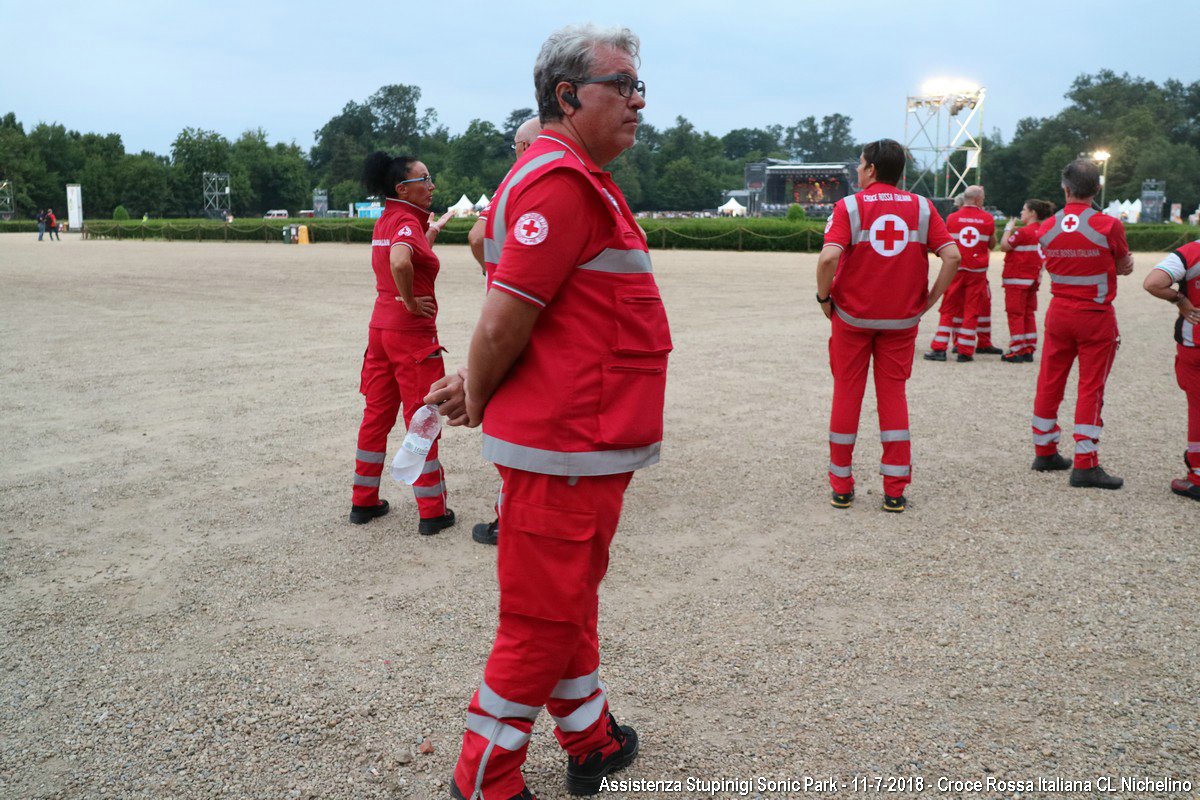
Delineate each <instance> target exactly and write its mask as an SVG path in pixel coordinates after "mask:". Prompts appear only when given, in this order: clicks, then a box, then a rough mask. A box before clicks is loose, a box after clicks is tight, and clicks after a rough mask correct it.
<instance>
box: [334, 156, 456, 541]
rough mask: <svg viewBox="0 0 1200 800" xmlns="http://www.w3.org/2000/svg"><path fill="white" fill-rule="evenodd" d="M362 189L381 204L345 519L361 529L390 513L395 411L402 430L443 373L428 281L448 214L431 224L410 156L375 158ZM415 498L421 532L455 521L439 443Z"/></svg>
mask: <svg viewBox="0 0 1200 800" xmlns="http://www.w3.org/2000/svg"><path fill="white" fill-rule="evenodd" d="M363 186H365V187H366V189H367V192H368V193H370V194H372V195H377V196H381V197H383V198H385V199H384V210H383V214H382V216H380V217H379V220H378V221H377V222H376V223H375V232H374V233H373V234H372V236H371V267H372V269H374V271H375V293H376V294H375V311H374V313H372V315H371V325H370V333H369V336H368V339H367V352H366V354H365V355H364V357H363V368H362V383H361V386H360V391H361V392H362V393H363V395H364V396H365V397H366V410H365V411H364V412H363V420H362V426H361V427H360V428H359V431H358V452H357V454H356V458H355V463H354V491H353V501H352V504H351V506H350V521H351V522H353V523H355V524H358V525H361V524H363V523H365V522H370V521H371V520H372V519H375V518H376V517H382V516H383V515H384V514H386V513H387V512H388V502H387V501H386V500H380V499H379V479H380V475H381V474H382V472H383V467H384V462H385V459H386V453H387V439H388V434H389V433H391V430H392V426H394V425H395V424H396V416H397V414H398V413H399V412H400V410H401V408H403V410H404V425H405V427H406V428H407V427H408V423H409V421H410V420H411V419H412V416H413V414H414V413H415V412H416V410H417V409H418V408H420V407H421V403H422V398H423V397H424V396H425V395H426V394H427V393H428V392H429V386H430V384H432V383H433V382H434V381H437V380H439V379H440V378H442V377H443V376H444V375H445V374H446V373H445V368H444V366H443V364H442V349H443V348H442V346H441V345H440V344H438V335H437V325H436V321H437V300H436V298H435V297H434V293H433V284H434V281H435V280H436V279H437V274H438V269H439V266H440V265H439V262H438V257H437V256H436V255H434V252H433V243H434V241H435V240H436V239H437V235H438V233H440V232H441V230H442V228H443V227H445V225H446V223H447V222H448V221H449V220H450V216H451V215H450V214H446V215H445V216H443V217H442V218H441V219H439V220H437V221H436V222H435V221H434V215H433V214H431V213H430V212H429V206H430V203H431V202H432V200H433V188H434V187H433V178H431V177H430V175H429V170H428V169H426V167H425V165H424V164H423V163H421V162H420V161H417V160H416V159H415V158H410V157H408V156H397V157H394V158H393V157H392V156H389V155H388V154H387V153H384V152H375V153H372V154H371V155H369V156H367V160H366V162H365V163H364V165H363ZM413 494H414V495H415V496H416V500H417V510H418V511H419V513H420V517H421V521H420V523H419V525H418V526H417V530H418V532H420V533H422V534H424V535H426V536H428V535H430V534H434V533H437V532H438V531H440V530H442V529H443V528H448V527H450V526H451V525H453V524H454V512H453V511H451V510H450V508H449V507H448V506H447V505H446V484H445V480H444V475H443V472H442V466H441V463H440V462H439V461H438V445H437V442H436V441H435V442H434V443H433V447H432V448H431V449H430V450H429V456H428V457H427V458H426V461H425V469H424V471H423V472H422V474H421V477H419V478H418V479H417V481H416V483H414V484H413Z"/></svg>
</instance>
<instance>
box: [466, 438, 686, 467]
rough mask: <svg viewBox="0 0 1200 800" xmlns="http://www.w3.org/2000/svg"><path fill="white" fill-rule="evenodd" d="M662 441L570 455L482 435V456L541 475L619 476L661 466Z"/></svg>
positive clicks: (501, 464)
mask: <svg viewBox="0 0 1200 800" xmlns="http://www.w3.org/2000/svg"><path fill="white" fill-rule="evenodd" d="M661 450H662V442H655V443H654V444H649V445H646V446H645V447H633V448H630V449H628V450H590V451H584V452H574V453H568V452H563V451H559V450H541V449H539V448H537V447H526V446H525V445H521V444H513V443H512V442H506V441H504V440H503V439H497V438H496V437H495V436H489V435H487V434H486V433H485V434H484V435H483V457H484V459H486V460H487V461H491V462H492V463H493V464H499V465H500V466H502V467H511V468H512V469H521V470H525V471H526V472H536V473H538V474H540V475H566V476H570V477H583V476H585V475H618V474H620V473H622V472H633V471H634V470H636V469H641V468H643V467H649V466H651V465H653V464H657V463H658V459H659V455H660V451H661Z"/></svg>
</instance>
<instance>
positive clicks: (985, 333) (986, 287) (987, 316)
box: [975, 275, 992, 348]
mask: <svg viewBox="0 0 1200 800" xmlns="http://www.w3.org/2000/svg"><path fill="white" fill-rule="evenodd" d="M978 303H979V305H978V314H977V317H976V320H975V337H976V348H979V347H991V346H992V285H991V284H990V283H988V281H987V276H986V275H985V276H984V279H983V298H982V299H980V300H979V301H978Z"/></svg>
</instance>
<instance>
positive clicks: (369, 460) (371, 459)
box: [354, 450, 387, 464]
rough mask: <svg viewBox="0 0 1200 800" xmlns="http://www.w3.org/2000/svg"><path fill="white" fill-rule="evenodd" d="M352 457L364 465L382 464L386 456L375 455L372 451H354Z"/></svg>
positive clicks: (383, 454)
mask: <svg viewBox="0 0 1200 800" xmlns="http://www.w3.org/2000/svg"><path fill="white" fill-rule="evenodd" d="M354 457H355V458H357V459H358V460H359V461H361V462H363V463H364V464H382V463H383V460H384V459H385V458H387V455H386V454H385V453H376V452H375V451H374V450H355V451H354Z"/></svg>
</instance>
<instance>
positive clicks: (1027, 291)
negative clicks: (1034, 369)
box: [1004, 278, 1038, 354]
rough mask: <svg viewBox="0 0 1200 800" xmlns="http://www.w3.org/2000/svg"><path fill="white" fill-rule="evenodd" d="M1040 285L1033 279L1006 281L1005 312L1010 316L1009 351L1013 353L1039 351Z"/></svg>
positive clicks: (1008, 279) (1010, 279)
mask: <svg viewBox="0 0 1200 800" xmlns="http://www.w3.org/2000/svg"><path fill="white" fill-rule="evenodd" d="M1037 297H1038V283H1037V281H1035V280H1033V279H1032V278H1005V279H1004V311H1005V313H1006V314H1007V315H1008V349H1009V351H1010V352H1013V353H1021V354H1023V353H1033V352H1034V351H1036V350H1037Z"/></svg>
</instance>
